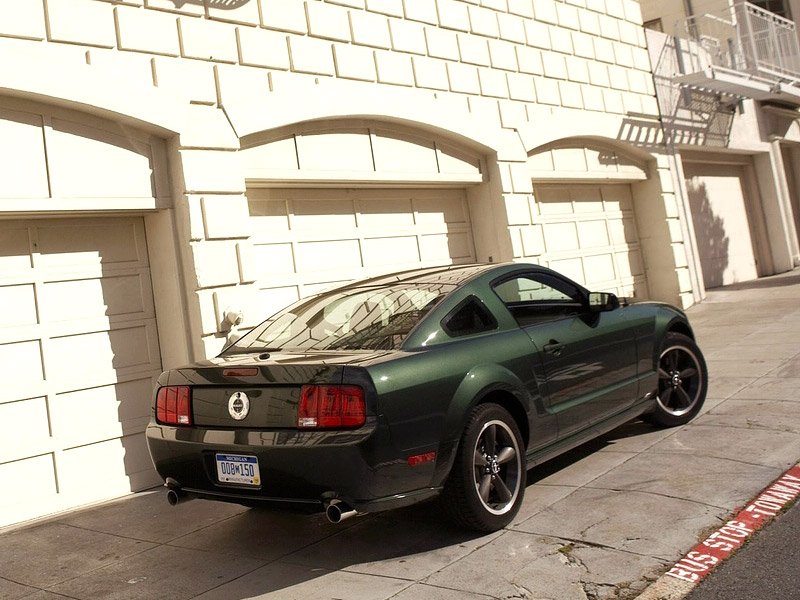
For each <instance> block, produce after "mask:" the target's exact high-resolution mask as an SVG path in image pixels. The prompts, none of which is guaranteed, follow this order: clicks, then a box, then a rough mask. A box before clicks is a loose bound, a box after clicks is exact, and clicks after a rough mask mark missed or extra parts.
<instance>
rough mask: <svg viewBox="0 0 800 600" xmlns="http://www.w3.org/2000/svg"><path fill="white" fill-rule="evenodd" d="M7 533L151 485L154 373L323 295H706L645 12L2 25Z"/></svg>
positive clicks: (153, 17)
mask: <svg viewBox="0 0 800 600" xmlns="http://www.w3.org/2000/svg"><path fill="white" fill-rule="evenodd" d="M0 61H2V64H3V65H4V67H3V69H0V157H2V160H0V173H2V177H0V305H2V306H3V307H4V308H5V309H6V310H5V313H6V314H7V315H9V318H8V319H7V320H6V322H5V324H4V325H3V326H2V328H0V371H2V374H3V379H4V381H5V382H6V383H5V384H4V386H3V389H2V390H1V391H0V440H2V444H0V488H1V489H3V490H4V493H3V494H2V495H1V496H0V525H4V524H8V523H14V522H20V521H23V520H26V519H31V518H35V517H38V516H41V515H45V514H50V513H53V512H57V511H61V510H66V509H69V508H72V507H75V506H79V505H82V504H86V503H90V502H96V501H101V500H104V499H107V498H111V497H116V496H120V495H123V494H125V493H129V492H130V491H135V490H140V489H144V488H147V487H150V486H153V485H156V484H158V483H159V481H158V479H157V477H156V475H155V473H154V472H153V470H152V467H151V465H150V461H149V456H148V454H147V450H146V447H145V443H144V437H143V434H142V432H143V430H144V427H145V424H146V423H147V421H148V419H149V414H150V399H151V393H152V387H153V383H154V380H155V378H156V377H157V375H158V374H159V373H160V371H161V370H162V369H163V368H169V367H174V366H177V365H179V364H181V363H186V362H189V361H194V360H201V359H204V358H207V357H210V356H213V355H215V354H216V353H218V352H219V351H220V349H221V348H222V347H223V346H224V344H225V342H226V339H227V336H228V334H229V330H230V327H231V322H230V320H228V319H226V317H227V316H229V315H230V314H234V315H235V314H237V313H239V312H241V314H242V320H241V323H239V324H238V325H236V327H238V328H240V329H246V328H247V327H250V326H252V325H254V324H256V323H257V322H258V321H259V320H261V319H263V318H265V317H266V316H268V314H270V313H271V312H272V311H274V310H276V309H277V308H280V307H281V306H283V305H285V304H288V303H289V302H291V301H293V300H296V299H298V298H301V297H304V296H307V295H310V294H313V293H315V292H317V291H319V290H321V289H324V288H326V287H330V286H333V285H336V284H338V283H342V282H346V281H350V280H352V279H355V278H358V277H362V276H369V275H372V274H376V273H381V272H386V271H391V270H399V269H405V268H412V267H417V266H420V265H441V264H456V263H467V262H475V261H478V262H501V261H512V260H519V261H533V262H538V263H541V264H544V265H548V266H551V267H553V268H555V269H557V270H559V271H562V272H564V273H565V274H567V275H569V276H571V277H573V278H575V279H577V280H579V281H581V282H583V283H584V284H586V285H587V286H588V287H591V288H594V289H597V290H609V291H614V292H616V293H618V294H621V295H626V296H636V297H643V298H655V299H659V300H665V301H669V302H672V303H676V304H678V305H683V306H687V305H689V304H691V303H692V302H694V301H695V299H696V297H697V295H698V291H697V290H696V289H695V287H694V286H693V283H692V282H693V281H694V280H696V279H697V276H696V274H695V273H694V272H693V269H694V267H693V264H694V259H693V257H692V255H691V254H690V252H689V248H690V247H689V245H688V243H687V235H688V232H689V230H688V228H687V219H686V215H685V214H684V208H683V206H684V205H683V204H682V203H681V202H679V201H678V199H677V197H676V194H675V189H674V179H673V176H672V172H671V170H670V161H671V158H670V156H669V154H668V153H667V152H666V149H665V147H664V145H663V143H662V139H661V133H660V125H659V111H658V106H657V102H656V98H655V88H654V85H653V78H652V72H651V64H650V57H649V56H648V52H647V49H646V41H645V33H644V30H643V28H642V26H641V13H640V7H639V4H638V3H637V2H635V1H633V0H569V1H555V0H535V1H534V0H330V1H321V0H308V1H300V0H234V1H230V0H226V1H221V0H220V1H218V0H205V1H203V0H181V1H178V0H115V1H105V0H31V1H28V2H12V1H10V0H0Z"/></svg>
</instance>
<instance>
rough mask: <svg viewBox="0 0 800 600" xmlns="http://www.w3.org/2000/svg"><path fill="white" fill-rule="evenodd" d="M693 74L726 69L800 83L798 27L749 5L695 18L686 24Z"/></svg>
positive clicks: (787, 20)
mask: <svg viewBox="0 0 800 600" xmlns="http://www.w3.org/2000/svg"><path fill="white" fill-rule="evenodd" d="M684 31H685V32H686V37H687V38H688V39H689V46H688V50H689V52H688V56H689V62H690V64H689V65H687V66H689V67H690V68H691V69H692V70H693V72H696V71H701V70H703V69H705V68H707V67H714V66H717V67H724V68H727V69H733V70H736V71H740V72H743V73H746V74H748V75H752V76H759V77H767V78H770V79H775V80H778V81H782V80H784V81H785V80H789V81H796V80H800V42H798V38H797V31H796V27H795V24H794V23H793V22H792V21H790V20H789V19H785V18H784V17H781V16H779V15H776V14H774V13H771V12H769V11H768V10H765V9H763V8H760V7H758V6H756V5H754V4H751V3H749V2H739V3H736V4H734V5H733V6H731V7H730V8H729V9H728V10H726V11H725V12H723V13H717V14H710V13H706V14H702V15H695V16H692V17H690V18H689V19H687V20H686V21H685V23H684Z"/></svg>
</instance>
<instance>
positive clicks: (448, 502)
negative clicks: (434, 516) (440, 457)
mask: <svg viewBox="0 0 800 600" xmlns="http://www.w3.org/2000/svg"><path fill="white" fill-rule="evenodd" d="M526 474H527V471H526V462H525V452H524V445H523V442H522V436H521V435H520V432H519V427H518V426H517V423H516V422H515V421H514V419H513V417H512V416H511V415H510V414H509V413H508V411H507V410H506V409H504V408H503V407H502V406H499V405H497V404H479V405H478V406H476V407H475V408H474V409H473V410H472V413H471V414H470V416H469V419H468V420H467V425H466V427H465V428H464V432H463V434H462V436H461V441H460V443H459V446H458V452H457V453H456V458H455V462H454V463H453V469H452V471H451V472H450V476H449V477H448V479H447V482H446V483H445V486H444V490H443V491H442V497H441V501H442V506H443V508H444V510H445V512H446V513H447V514H448V516H449V517H450V518H451V520H453V521H454V522H455V523H456V524H457V525H459V526H461V527H465V528H467V529H472V530H475V531H483V532H489V531H497V530H498V529H502V528H503V527H505V526H506V525H508V524H509V523H510V522H511V520H512V519H513V518H514V517H515V516H516V514H517V512H518V511H519V507H520V505H521V504H522V498H523V496H524V494H525V478H526Z"/></svg>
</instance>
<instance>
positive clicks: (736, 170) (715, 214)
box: [683, 163, 758, 288]
mask: <svg viewBox="0 0 800 600" xmlns="http://www.w3.org/2000/svg"><path fill="white" fill-rule="evenodd" d="M683 170H684V174H685V176H686V189H687V191H688V193H689V204H690V206H691V210H692V221H693V223H694V232H695V237H696V238H697V254H698V256H699V257H700V266H701V268H702V270H703V283H704V284H705V287H706V288H715V287H719V286H721V285H728V284H730V283H736V282H739V281H749V280H751V279H756V278H757V277H758V266H757V263H756V256H757V254H756V249H755V245H754V242H755V239H754V237H755V236H754V234H753V228H752V224H751V218H750V203H749V199H748V197H747V190H748V188H747V180H746V175H745V169H744V167H743V166H740V165H714V164H699V163H686V164H684V169H683Z"/></svg>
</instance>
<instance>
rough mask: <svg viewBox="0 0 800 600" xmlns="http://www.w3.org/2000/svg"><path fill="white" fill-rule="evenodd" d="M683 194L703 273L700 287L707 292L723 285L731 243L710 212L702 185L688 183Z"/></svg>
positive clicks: (705, 191) (715, 216) (717, 218)
mask: <svg viewBox="0 0 800 600" xmlns="http://www.w3.org/2000/svg"><path fill="white" fill-rule="evenodd" d="M686 190H687V191H688V193H689V205H690V206H691V210H692V220H693V221H694V233H695V237H696V238H697V253H698V255H699V256H700V265H701V267H702V270H703V283H704V285H705V287H706V288H715V287H719V286H721V285H722V283H723V275H724V273H725V269H727V268H728V246H729V243H730V241H729V239H728V236H727V235H726V233H725V224H724V222H723V220H722V219H721V218H720V217H718V216H717V215H715V214H714V212H713V211H712V210H711V202H710V201H709V199H708V190H707V189H706V184H705V183H696V182H695V181H694V180H692V179H687V181H686Z"/></svg>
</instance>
